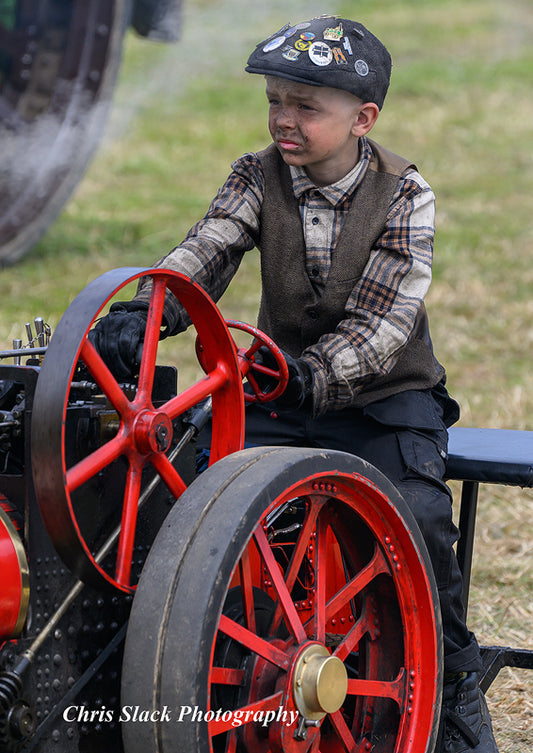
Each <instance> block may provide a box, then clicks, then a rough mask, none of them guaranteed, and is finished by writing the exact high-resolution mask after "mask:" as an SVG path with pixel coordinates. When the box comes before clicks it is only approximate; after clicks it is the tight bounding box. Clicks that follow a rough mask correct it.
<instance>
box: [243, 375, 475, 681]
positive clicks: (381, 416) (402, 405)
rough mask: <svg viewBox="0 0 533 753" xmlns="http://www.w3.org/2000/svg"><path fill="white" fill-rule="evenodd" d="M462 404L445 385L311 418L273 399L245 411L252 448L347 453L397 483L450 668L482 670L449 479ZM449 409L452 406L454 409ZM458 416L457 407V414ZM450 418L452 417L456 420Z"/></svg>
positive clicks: (447, 664)
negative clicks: (417, 537)
mask: <svg viewBox="0 0 533 753" xmlns="http://www.w3.org/2000/svg"><path fill="white" fill-rule="evenodd" d="M455 405H456V404H455V403H454V401H452V400H451V399H450V398H448V396H447V393H446V391H445V390H444V388H443V387H442V386H441V385H439V387H438V388H435V390H431V391H410V392H404V393H401V394H399V395H394V396H393V397H391V398H387V399H386V400H382V401H380V402H377V403H373V404H371V405H369V406H367V407H366V408H363V409H355V408H348V409H344V410H341V411H331V412H329V413H326V414H325V415H323V416H319V417H318V418H311V417H310V416H309V415H307V414H305V413H303V412H301V411H281V410H278V409H277V408H276V406H275V405H274V404H270V405H265V406H261V405H251V406H249V407H248V409H247V412H246V443H247V445H295V446H300V447H322V448H326V449H332V450H342V451H343V452H349V453H352V454H354V455H357V456H359V457H361V458H363V459H364V460H366V461H368V462H369V463H372V465H374V466H376V468H378V469H379V470H380V471H381V472H382V473H384V474H385V475H386V476H387V478H388V479H389V480H390V481H391V482H392V483H393V484H394V485H395V486H396V487H397V489H398V491H399V492H400V493H401V494H402V495H403V497H404V499H405V501H406V502H407V504H408V505H409V507H410V509H411V510H412V512H413V514H414V516H415V519H416V521H417V523H418V525H419V527H420V529H421V531H422V534H423V536H424V539H425V542H426V545H427V548H428V551H429V555H430V557H431V561H432V564H433V568H434V572H435V577H436V581H437V587H438V591H439V597H440V606H441V613H442V625H443V633H444V669H445V672H463V671H479V670H480V669H481V659H480V653H479V646H478V644H477V641H476V639H475V637H474V635H473V634H472V633H471V632H470V631H469V630H468V628H467V626H466V623H465V613H464V607H463V603H462V594H461V591H462V577H461V572H460V570H459V565H458V563H457V558H456V555H455V551H454V548H453V547H454V544H455V542H456V541H457V538H458V530H457V528H456V526H455V525H454V523H453V520H452V497H451V492H450V489H449V488H448V486H447V485H446V484H445V483H444V481H443V477H444V472H445V464H446V455H447V444H448V432H447V429H446V424H448V425H449V424H450V420H449V416H447V415H446V414H447V413H450V412H451V413H452V414H453V412H454V408H453V406H455ZM450 406H452V407H451V409H450ZM457 415H458V412H457ZM453 418H456V416H455V417H452V421H453Z"/></svg>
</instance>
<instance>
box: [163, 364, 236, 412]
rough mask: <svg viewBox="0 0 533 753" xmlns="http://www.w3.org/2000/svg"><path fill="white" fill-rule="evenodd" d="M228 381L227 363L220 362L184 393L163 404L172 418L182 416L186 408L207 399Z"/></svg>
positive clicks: (165, 410)
mask: <svg viewBox="0 0 533 753" xmlns="http://www.w3.org/2000/svg"><path fill="white" fill-rule="evenodd" d="M227 382H228V373H227V369H226V365H225V364H223V363H219V364H218V365H217V367H216V368H215V369H213V371H211V372H210V373H209V374H207V375H206V376H205V377H203V378H202V379H200V380H199V381H198V382H196V383H195V384H193V385H191V386H190V387H187V389H186V390H184V391H183V392H182V393H180V394H179V395H177V396H176V397H173V398H172V399H171V400H169V401H168V402H166V403H165V404H164V405H163V406H161V410H162V411H164V412H165V413H166V414H167V415H168V416H169V417H170V418H171V419H174V418H177V417H178V416H181V414H182V413H185V411H186V410H189V408H192V407H193V406H194V405H196V404H197V403H199V402H201V401H202V400H205V398H206V397H208V396H209V395H212V394H213V393H214V392H216V391H217V390H219V389H220V388H221V387H224V386H225V385H226V384H227Z"/></svg>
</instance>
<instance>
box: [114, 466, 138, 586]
mask: <svg viewBox="0 0 533 753" xmlns="http://www.w3.org/2000/svg"><path fill="white" fill-rule="evenodd" d="M141 474H142V464H140V463H139V464H137V463H135V464H130V467H129V469H128V475H127V477H126V489H125V491H124V505H123V508H122V520H121V525H120V537H119V540H118V553H117V567H116V572H115V578H116V580H117V582H118V583H120V584H122V585H124V586H129V583H130V575H131V562H132V556H133V547H134V545H135V527H136V524H137V511H138V503H139V494H140V491H141Z"/></svg>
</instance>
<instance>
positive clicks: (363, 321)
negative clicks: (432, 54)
mask: <svg viewBox="0 0 533 753" xmlns="http://www.w3.org/2000/svg"><path fill="white" fill-rule="evenodd" d="M360 151H361V157H360V160H359V162H358V163H357V164H356V165H355V167H354V168H353V170H351V171H350V172H349V173H348V174H347V175H346V176H345V177H344V178H342V179H341V180H340V181H338V182H337V183H335V184H333V185H329V186H325V187H317V186H316V185H315V184H314V183H312V182H311V181H310V180H309V178H308V177H307V174H306V173H305V170H303V168H298V167H292V166H291V168H290V170H291V176H292V180H293V190H294V195H295V197H296V199H297V200H298V202H299V207H300V215H301V218H302V226H303V231H304V239H305V245H306V255H307V271H308V274H309V278H310V280H311V282H312V284H313V286H314V288H315V291H316V292H317V294H318V295H320V293H321V291H322V290H323V289H324V287H325V285H326V283H327V278H328V273H329V268H330V265H331V259H332V255H333V254H334V253H335V246H336V243H337V240H338V238H339V234H340V231H341V229H342V225H343V220H344V217H345V215H346V212H347V211H348V210H349V209H350V206H351V203H352V200H353V196H354V192H355V190H356V189H357V187H358V185H359V184H360V182H361V181H362V180H363V178H364V175H365V173H366V170H367V169H368V164H369V161H370V157H371V150H370V147H369V145H368V143H367V141H366V139H365V138H363V139H361V150H360ZM232 168H233V172H232V173H231V175H230V176H229V178H228V179H227V181H226V182H225V184H224V185H223V186H222V188H221V189H220V190H219V191H218V193H217V195H216V197H215V198H214V200H213V201H212V203H211V206H210V207H209V210H208V212H207V214H206V215H205V217H204V218H203V219H202V220H201V221H200V222H198V223H197V224H196V225H195V226H194V227H193V228H192V229H191V230H190V232H189V233H188V235H187V237H186V238H185V240H184V241H183V243H182V244H180V245H179V246H178V247H177V248H175V249H174V250H173V251H171V253H170V254H169V255H168V256H166V257H165V258H164V259H162V260H161V261H160V262H159V263H158V266H163V267H167V268H169V269H175V270H177V271H179V272H182V273H184V274H186V275H188V276H190V277H192V278H193V279H194V280H196V281H197V282H198V283H199V284H200V285H201V286H202V287H203V288H204V289H205V290H206V291H207V292H208V293H209V294H210V296H211V297H212V298H213V299H214V300H215V301H217V300H218V299H219V298H220V296H221V295H222V293H223V292H224V291H225V289H226V287H227V286H228V284H229V282H230V280H231V279H232V277H233V275H234V274H235V272H236V271H237V268H238V266H239V264H240V261H241V259H242V257H243V255H244V253H245V252H246V251H250V250H251V249H253V248H254V247H255V246H256V245H257V242H258V239H259V225H260V215H261V205H262V200H263V193H264V188H265V181H264V176H263V171H262V167H261V163H260V162H259V159H258V157H257V156H256V155H255V154H246V155H244V156H243V157H241V158H240V159H239V160H237V161H236V162H235V163H233V165H232ZM433 235H434V195H433V192H432V190H431V188H430V187H429V186H428V184H427V183H426V182H425V181H424V180H423V178H422V177H421V176H420V175H419V174H418V173H417V172H416V171H414V170H408V171H407V172H406V173H405V174H404V175H403V176H402V177H401V178H400V179H399V180H398V186H397V190H396V193H395V195H394V197H393V199H392V202H391V205H390V207H389V211H388V214H387V218H386V225H385V228H384V232H383V234H382V235H381V237H380V238H379V240H378V242H377V243H376V245H375V247H374V249H373V250H372V253H371V255H370V258H369V260H368V263H367V265H366V267H365V269H364V270H363V274H362V275H361V278H360V279H359V280H358V282H357V283H356V285H355V287H354V288H353V290H352V292H351V294H350V295H349V297H348V300H347V302H346V307H345V313H346V316H345V318H344V319H343V320H342V321H341V322H339V324H338V326H337V328H336V329H335V331H334V332H325V333H324V334H323V336H322V337H321V338H320V340H319V342H318V343H316V344H315V345H313V346H311V347H309V348H306V349H305V350H304V352H303V353H302V358H303V359H304V360H305V361H306V362H307V364H308V365H309V366H310V367H311V370H312V372H313V404H314V414H315V415H319V414H322V413H324V412H325V411H326V410H332V409H339V408H342V407H344V406H346V405H350V404H351V402H352V400H353V397H354V395H356V394H357V392H358V391H359V390H360V389H361V387H362V386H363V385H365V384H366V383H367V382H368V381H369V380H370V379H372V378H373V377H374V376H376V375H380V374H384V373H387V372H388V371H390V369H391V368H392V366H393V365H394V363H395V360H396V358H397V355H398V354H399V352H400V350H401V348H402V346H403V345H404V344H405V343H406V341H407V340H408V338H409V336H410V334H411V332H412V328H413V325H414V321H415V317H416V314H417V311H418V309H419V307H420V304H421V302H422V301H423V299H424V296H425V295H426V292H427V290H428V287H429V284H430V281H431V261H432V252H433Z"/></svg>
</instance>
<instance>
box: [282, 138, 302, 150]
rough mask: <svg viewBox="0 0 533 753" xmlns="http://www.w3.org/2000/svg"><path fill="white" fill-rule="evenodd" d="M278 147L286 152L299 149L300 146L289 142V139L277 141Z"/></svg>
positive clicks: (294, 142)
mask: <svg viewBox="0 0 533 753" xmlns="http://www.w3.org/2000/svg"><path fill="white" fill-rule="evenodd" d="M278 146H279V147H280V148H281V149H285V150H286V151H288V152H292V151H294V150H295V149H299V148H300V144H298V143H296V141H291V140H290V139H278Z"/></svg>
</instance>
